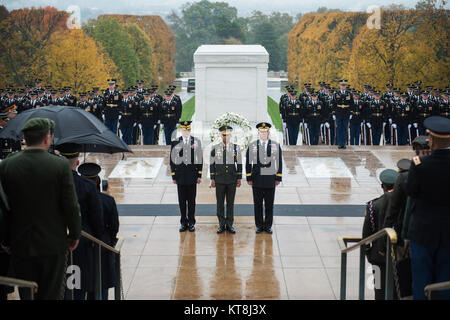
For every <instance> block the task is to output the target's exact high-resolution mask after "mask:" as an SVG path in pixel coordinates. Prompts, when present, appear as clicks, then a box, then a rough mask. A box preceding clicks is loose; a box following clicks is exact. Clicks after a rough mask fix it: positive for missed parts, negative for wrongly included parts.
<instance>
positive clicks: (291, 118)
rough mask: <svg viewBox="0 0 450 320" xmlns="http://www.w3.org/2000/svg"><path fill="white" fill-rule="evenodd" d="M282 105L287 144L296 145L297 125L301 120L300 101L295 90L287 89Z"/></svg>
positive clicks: (301, 109)
mask: <svg viewBox="0 0 450 320" xmlns="http://www.w3.org/2000/svg"><path fill="white" fill-rule="evenodd" d="M284 105H285V107H284V110H285V119H286V126H287V130H288V137H289V144H290V145H291V146H295V145H297V139H298V132H299V126H300V123H301V122H302V120H303V108H302V103H301V101H300V100H298V99H297V92H296V91H295V90H293V89H290V90H289V91H288V97H287V98H286V100H285V104H284Z"/></svg>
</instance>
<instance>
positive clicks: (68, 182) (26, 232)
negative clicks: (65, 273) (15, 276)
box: [0, 149, 81, 257]
mask: <svg viewBox="0 0 450 320" xmlns="http://www.w3.org/2000/svg"><path fill="white" fill-rule="evenodd" d="M0 179H1V184H2V185H3V189H4V191H5V194H6V196H7V198H8V202H9V206H10V210H9V211H8V212H3V213H4V215H5V217H4V222H3V223H4V230H5V234H4V235H3V236H2V239H1V240H2V243H3V244H5V245H6V246H8V247H10V248H11V251H12V254H13V255H17V256H25V257H32V256H45V255H54V254H61V253H64V252H65V251H66V250H67V249H68V237H69V238H71V239H78V238H79V237H80V233H81V215H80V207H79V204H78V199H77V196H76V193H75V187H74V183H73V176H72V170H71V168H70V165H69V162H68V160H67V159H66V158H63V157H60V156H56V155H53V154H50V153H48V152H47V151H44V150H42V149H29V150H24V151H20V152H17V153H15V154H11V155H10V156H9V157H7V158H6V159H5V160H3V161H2V162H1V163H0ZM67 231H68V233H67Z"/></svg>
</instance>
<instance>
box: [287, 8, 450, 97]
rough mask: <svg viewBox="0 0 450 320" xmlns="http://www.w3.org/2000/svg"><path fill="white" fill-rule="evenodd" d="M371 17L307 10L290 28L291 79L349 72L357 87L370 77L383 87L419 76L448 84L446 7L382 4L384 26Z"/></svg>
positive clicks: (335, 77) (340, 75)
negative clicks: (389, 6)
mask: <svg viewBox="0 0 450 320" xmlns="http://www.w3.org/2000/svg"><path fill="white" fill-rule="evenodd" d="M368 17H369V14H367V13H363V12H339V13H330V14H308V15H305V16H303V17H302V19H301V20H300V21H299V22H298V23H297V25H296V26H295V27H294V29H292V30H291V32H290V33H289V38H288V74H289V80H290V81H292V82H293V81H295V80H296V79H298V82H299V84H303V83H304V82H312V83H313V85H317V82H319V81H322V80H323V81H327V82H330V83H331V84H332V85H336V84H337V80H338V79H340V78H346V79H348V80H349V82H350V84H351V85H352V86H353V87H355V88H357V89H362V86H363V85H364V84H365V83H369V84H372V85H374V86H375V87H376V88H378V89H380V90H382V89H383V88H384V86H385V84H386V83H388V82H390V81H392V82H393V83H394V85H395V86H399V87H402V88H404V87H405V86H406V84H408V83H411V82H414V81H418V80H420V81H422V83H426V84H427V85H432V86H435V87H438V88H444V87H445V86H446V85H448V83H449V82H450V73H449V72H448V71H449V70H450V65H449V55H448V48H449V39H450V37H449V30H450V28H449V27H450V25H449V21H448V18H447V12H446V11H445V10H442V9H436V8H433V9H430V10H382V15H381V21H380V22H381V29H369V28H367V26H366V21H367V18H368Z"/></svg>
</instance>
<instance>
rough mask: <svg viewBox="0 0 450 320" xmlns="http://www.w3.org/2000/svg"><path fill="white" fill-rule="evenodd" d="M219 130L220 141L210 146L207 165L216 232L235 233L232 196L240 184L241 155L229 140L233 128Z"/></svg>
mask: <svg viewBox="0 0 450 320" xmlns="http://www.w3.org/2000/svg"><path fill="white" fill-rule="evenodd" d="M219 131H220V133H221V135H222V142H220V143H218V144H216V145H214V146H213V147H212V149H211V161H210V166H209V172H210V175H211V187H212V188H216V201H217V218H218V219H219V229H217V233H222V232H224V231H225V230H227V231H228V232H230V233H236V231H235V230H234V228H233V221H234V197H235V195H236V187H238V188H239V187H240V186H241V179H242V157H241V153H240V149H239V146H238V145H237V144H234V143H232V142H231V133H232V131H233V128H232V127H230V126H222V127H220V128H219ZM225 199H226V201H227V215H226V217H225V211H224V201H225Z"/></svg>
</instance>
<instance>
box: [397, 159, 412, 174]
mask: <svg viewBox="0 0 450 320" xmlns="http://www.w3.org/2000/svg"><path fill="white" fill-rule="evenodd" d="M410 166H411V160H409V159H400V160H399V161H398V162H397V167H398V169H399V172H404V171H408V170H409V167H410Z"/></svg>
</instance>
